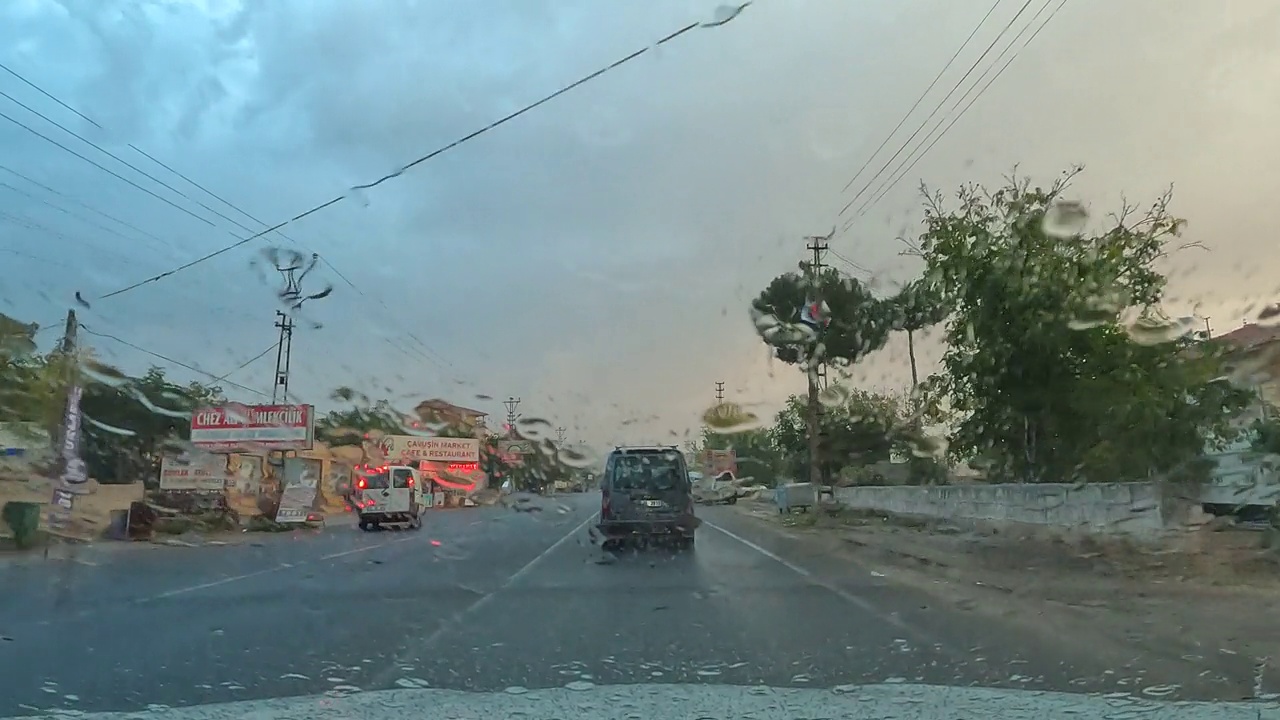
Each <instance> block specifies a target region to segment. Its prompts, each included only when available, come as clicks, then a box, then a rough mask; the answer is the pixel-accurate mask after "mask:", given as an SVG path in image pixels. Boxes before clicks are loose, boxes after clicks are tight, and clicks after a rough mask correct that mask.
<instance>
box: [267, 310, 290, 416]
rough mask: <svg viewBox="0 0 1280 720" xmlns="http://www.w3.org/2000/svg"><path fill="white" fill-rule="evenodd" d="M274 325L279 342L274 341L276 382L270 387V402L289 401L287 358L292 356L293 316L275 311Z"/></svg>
mask: <svg viewBox="0 0 1280 720" xmlns="http://www.w3.org/2000/svg"><path fill="white" fill-rule="evenodd" d="M276 327H278V328H280V342H278V343H276V384H275V386H274V387H272V388H271V403H272V404H273V405H274V404H275V403H276V402H278V401H281V400H282V401H284V402H286V403H287V402H289V359H290V358H291V357H292V356H293V317H292V316H290V315H287V314H285V313H283V312H281V311H279V310H277V311H276Z"/></svg>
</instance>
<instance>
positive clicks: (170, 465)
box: [160, 451, 232, 491]
mask: <svg viewBox="0 0 1280 720" xmlns="http://www.w3.org/2000/svg"><path fill="white" fill-rule="evenodd" d="M230 481H232V475H231V473H230V472H229V471H228V470H227V458H226V456H223V455H214V454H213V453H207V452H199V451H196V452H187V453H183V454H181V455H178V456H176V457H175V456H168V457H164V458H162V459H161V460H160V489H161V490H200V491H215V490H222V489H224V488H226V487H227V484H228V483H229V482H230Z"/></svg>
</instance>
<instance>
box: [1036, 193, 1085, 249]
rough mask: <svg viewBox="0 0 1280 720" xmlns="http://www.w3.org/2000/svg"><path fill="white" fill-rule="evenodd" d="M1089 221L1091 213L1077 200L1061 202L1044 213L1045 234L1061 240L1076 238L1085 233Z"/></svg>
mask: <svg viewBox="0 0 1280 720" xmlns="http://www.w3.org/2000/svg"><path fill="white" fill-rule="evenodd" d="M1088 221H1089V211H1088V210H1086V209H1085V207H1084V204H1083V203H1080V202H1078V201H1075V200H1059V201H1057V202H1055V203H1054V204H1052V205H1050V206H1049V209H1048V210H1045V213H1044V224H1043V228H1044V234H1045V235H1048V236H1049V237H1052V238H1058V239H1059V240H1065V239H1067V238H1072V237H1076V236H1077V235H1079V234H1080V233H1082V232H1084V226H1085V223H1087V222H1088Z"/></svg>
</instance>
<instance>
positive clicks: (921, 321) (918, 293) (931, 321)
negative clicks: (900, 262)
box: [887, 278, 946, 390]
mask: <svg viewBox="0 0 1280 720" xmlns="http://www.w3.org/2000/svg"><path fill="white" fill-rule="evenodd" d="M887 304H888V307H889V312H890V314H891V317H892V327H893V329H894V330H897V331H901V332H905V333H906V334H907V356H908V358H909V359H910V361H911V389H912V390H915V389H916V388H917V387H918V386H919V384H920V375H919V372H918V371H917V369H916V333H918V332H920V331H921V330H924V329H925V328H928V327H932V326H934V325H937V324H938V323H940V322H942V320H943V318H944V317H946V310H945V307H944V306H943V303H942V295H941V293H939V292H938V289H937V288H936V287H934V285H933V283H931V282H929V281H928V280H926V279H925V278H917V279H915V280H914V281H912V282H910V283H907V284H906V285H905V286H903V288H902V289H901V290H899V291H898V294H897V295H895V296H893V297H892V298H890V299H889V301H888V303H887Z"/></svg>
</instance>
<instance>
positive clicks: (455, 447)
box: [377, 435, 480, 463]
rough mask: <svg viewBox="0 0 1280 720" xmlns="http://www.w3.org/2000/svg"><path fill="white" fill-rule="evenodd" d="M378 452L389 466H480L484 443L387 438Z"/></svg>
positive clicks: (466, 439)
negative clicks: (425, 462) (429, 463)
mask: <svg viewBox="0 0 1280 720" xmlns="http://www.w3.org/2000/svg"><path fill="white" fill-rule="evenodd" d="M377 447H378V450H379V451H381V452H382V455H383V456H384V457H385V458H386V460H387V462H390V463H395V462H416V461H419V460H431V461H434V462H454V463H474V462H480V441H479V440H477V439H476V438H445V437H422V436H419V435H384V436H383V437H382V438H380V439H379V440H378V443H377Z"/></svg>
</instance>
